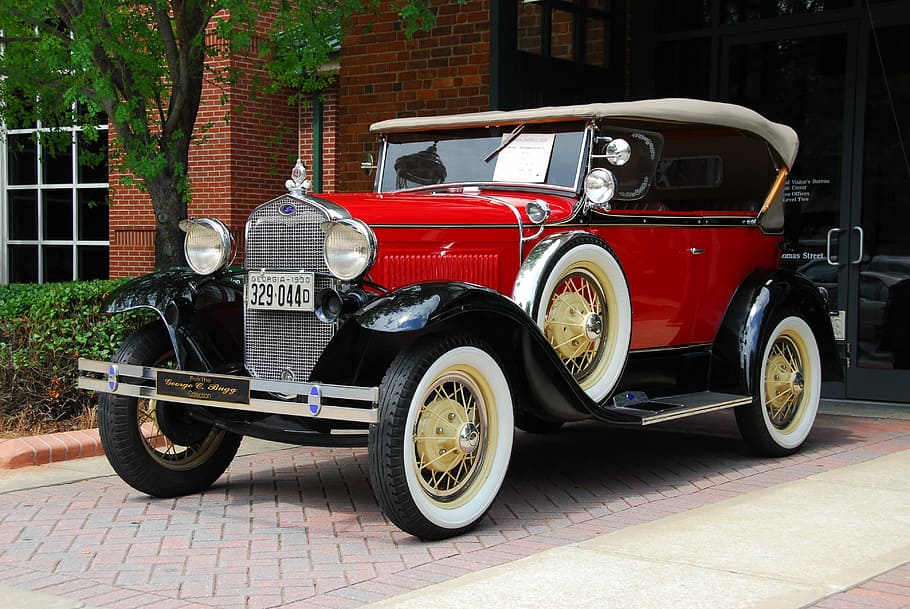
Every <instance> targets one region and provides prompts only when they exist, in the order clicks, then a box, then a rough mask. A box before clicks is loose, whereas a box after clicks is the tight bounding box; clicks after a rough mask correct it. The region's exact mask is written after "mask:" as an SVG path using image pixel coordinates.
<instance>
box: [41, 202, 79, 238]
mask: <svg viewBox="0 0 910 609" xmlns="http://www.w3.org/2000/svg"><path fill="white" fill-rule="evenodd" d="M42 195H43V196H42V199H43V204H42V215H41V218H42V224H43V225H44V227H43V228H44V233H43V237H42V238H44V239H66V240H70V239H72V238H73V191H72V190H44V191H43V193H42Z"/></svg>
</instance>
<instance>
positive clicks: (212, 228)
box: [180, 218, 234, 275]
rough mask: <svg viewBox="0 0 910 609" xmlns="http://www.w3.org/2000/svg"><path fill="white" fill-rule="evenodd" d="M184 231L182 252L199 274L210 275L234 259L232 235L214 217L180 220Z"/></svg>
mask: <svg viewBox="0 0 910 609" xmlns="http://www.w3.org/2000/svg"><path fill="white" fill-rule="evenodd" d="M180 228H181V230H183V231H184V232H185V233H186V237H185V238H184V239H183V253H184V254H185V255H186V262H187V264H189V265H190V268H191V269H193V270H194V271H196V272H197V273H199V274H200V275H211V274H212V273H214V272H216V271H220V270H221V269H223V268H226V267H227V266H228V265H229V264H230V263H231V261H232V260H233V259H234V256H233V254H234V237H233V235H231V231H229V230H228V228H227V227H226V226H225V225H224V224H222V223H221V222H219V221H218V220H215V219H214V218H200V219H195V218H194V219H191V220H181V221H180Z"/></svg>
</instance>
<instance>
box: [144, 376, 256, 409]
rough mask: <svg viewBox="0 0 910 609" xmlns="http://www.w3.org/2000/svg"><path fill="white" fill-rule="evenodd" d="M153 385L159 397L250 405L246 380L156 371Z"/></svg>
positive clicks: (248, 383)
mask: <svg viewBox="0 0 910 609" xmlns="http://www.w3.org/2000/svg"><path fill="white" fill-rule="evenodd" d="M155 385H156V387H155V390H156V391H157V392H158V394H159V395H168V396H172V397H175V398H192V399H194V400H203V401H206V402H230V403H232V404H249V403H250V382H249V381H248V380H246V379H239V378H231V377H223V376H218V377H214V376H206V375H203V374H187V373H185V372H171V371H169V370H158V371H157V375H156V380H155Z"/></svg>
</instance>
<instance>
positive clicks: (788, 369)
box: [765, 334, 806, 430]
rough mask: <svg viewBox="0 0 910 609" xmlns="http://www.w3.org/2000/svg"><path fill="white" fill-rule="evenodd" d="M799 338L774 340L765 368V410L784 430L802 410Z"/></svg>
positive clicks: (788, 336) (803, 379) (775, 425)
mask: <svg viewBox="0 0 910 609" xmlns="http://www.w3.org/2000/svg"><path fill="white" fill-rule="evenodd" d="M798 339H799V337H796V336H791V335H789V334H785V335H782V336H780V337H778V339H777V340H775V341H774V344H773V345H772V346H771V353H770V356H769V357H768V366H767V369H766V370H765V409H767V411H768V418H769V419H770V420H771V424H772V425H774V427H776V428H777V429H781V430H785V429H787V427H789V426H790V425H791V424H793V422H794V419H795V418H796V416H797V414H798V413H799V412H800V408H799V406H800V402H801V401H802V399H803V392H804V389H805V377H804V372H803V356H802V354H801V353H803V352H805V350H806V347H805V345H802V346H801V345H800V343H799V342H797V341H798Z"/></svg>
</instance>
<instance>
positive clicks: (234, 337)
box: [102, 270, 243, 371]
mask: <svg viewBox="0 0 910 609" xmlns="http://www.w3.org/2000/svg"><path fill="white" fill-rule="evenodd" d="M236 274H237V273H236V272H225V273H217V274H215V275H211V276H202V275H197V274H196V273H193V272H191V271H185V270H171V271H162V272H157V273H152V274H149V275H145V276H143V277H137V278H136V279H133V280H132V281H129V282H127V283H125V284H123V285H122V286H120V287H119V288H117V289H116V290H114V292H112V293H111V295H110V296H109V297H108V298H107V300H106V301H105V302H104V304H103V305H102V307H103V310H104V312H105V313H121V312H123V311H131V310H135V309H143V308H144V309H151V310H152V311H154V312H155V313H156V314H157V315H158V316H159V317H160V318H161V320H162V321H163V322H164V326H165V328H166V329H167V333H168V336H169V337H170V340H171V344H172V345H173V346H174V355H175V357H176V359H177V362H178V365H179V367H180V368H182V369H188V368H191V367H192V368H194V369H199V370H208V371H211V370H216V369H218V368H220V367H223V366H225V365H227V364H233V363H239V362H242V361H243V286H242V285H241V284H240V282H238V281H237V280H236V279H235V278H234V277H235V275H236Z"/></svg>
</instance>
